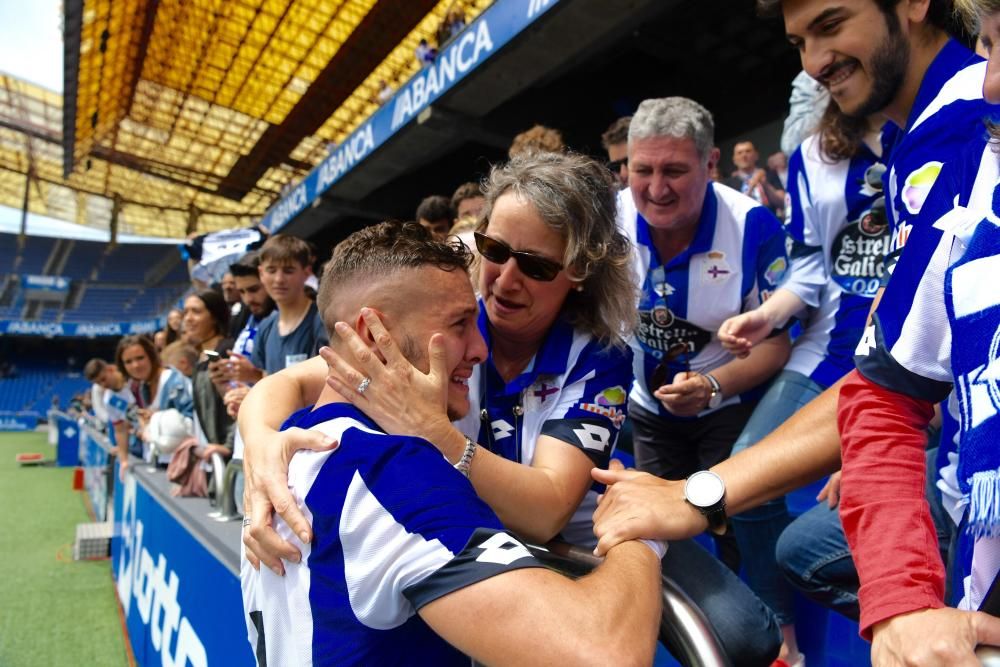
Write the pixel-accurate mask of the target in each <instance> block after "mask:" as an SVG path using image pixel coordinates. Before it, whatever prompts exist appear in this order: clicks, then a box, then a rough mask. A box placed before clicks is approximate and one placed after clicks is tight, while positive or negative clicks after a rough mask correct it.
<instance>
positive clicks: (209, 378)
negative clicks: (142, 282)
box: [184, 289, 234, 459]
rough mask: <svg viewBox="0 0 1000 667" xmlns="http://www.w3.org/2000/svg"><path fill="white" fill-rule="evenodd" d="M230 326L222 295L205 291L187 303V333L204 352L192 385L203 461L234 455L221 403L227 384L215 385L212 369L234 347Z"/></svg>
mask: <svg viewBox="0 0 1000 667" xmlns="http://www.w3.org/2000/svg"><path fill="white" fill-rule="evenodd" d="M228 325H229V306H228V305H226V301H225V299H223V297H222V294H221V293H219V292H217V291H215V290H212V289H205V290H201V291H199V292H196V293H194V294H192V295H191V296H189V297H188V298H187V299H185V300H184V332H185V335H187V336H188V338H189V340H190V341H191V343H192V344H194V345H195V347H196V348H198V349H199V351H200V353H201V356H200V359H199V361H198V365H197V366H195V370H194V376H193V377H192V385H193V389H194V407H195V434H196V436H197V437H198V441H199V442H200V443H201V444H202V445H204V447H200V448H199V449H198V453H199V455H200V456H201V457H202V458H204V459H210V458H211V456H212V454H213V453H216V452H218V453H220V454H222V455H223V457H224V458H229V456H230V455H231V454H232V442H233V430H234V426H233V423H234V422H233V419H232V417H230V416H229V415H228V413H227V412H226V406H225V403H224V402H223V400H222V396H223V395H224V394H225V392H226V390H227V389H228V386H227V384H228V383H227V381H225V380H224V379H223V380H220V381H218V382H216V381H215V379H214V378H213V373H212V372H211V370H210V367H212V366H215V367H217V366H218V365H220V364H222V363H224V362H223V361H222V354H223V353H224V352H226V351H228V350H229V349H230V348H232V345H233V341H232V339H229V338H225V335H224V333H225V331H227V327H228ZM215 375H216V376H218V373H216V374H215Z"/></svg>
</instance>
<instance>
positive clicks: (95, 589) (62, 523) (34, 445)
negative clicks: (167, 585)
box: [0, 433, 129, 667]
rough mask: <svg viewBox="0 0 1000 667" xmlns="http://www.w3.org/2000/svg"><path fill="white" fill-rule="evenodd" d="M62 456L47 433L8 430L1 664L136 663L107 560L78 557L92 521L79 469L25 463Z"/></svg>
mask: <svg viewBox="0 0 1000 667" xmlns="http://www.w3.org/2000/svg"><path fill="white" fill-rule="evenodd" d="M20 452H38V453H41V454H44V455H45V458H47V459H54V458H55V448H54V447H52V446H51V445H49V444H48V442H47V439H46V436H45V434H43V433H0V507H2V508H3V512H2V514H0V667H34V666H35V665H56V666H58V665H97V666H104V665H108V666H118V665H127V664H128V662H129V661H128V655H127V652H126V647H125V641H124V638H123V636H122V629H121V621H120V620H119V614H118V609H117V602H116V599H115V590H114V584H113V582H112V579H111V563H110V561H107V560H100V561H81V562H76V561H74V560H73V539H74V536H75V534H76V524H78V523H83V522H88V521H90V520H91V519H90V517H89V515H88V514H87V508H86V500H85V498H84V495H83V493H81V492H79V491H73V490H72V486H73V469H72V468H56V467H54V466H26V467H22V466H20V465H18V464H17V463H16V462H15V460H14V457H15V455H17V454H18V453H20Z"/></svg>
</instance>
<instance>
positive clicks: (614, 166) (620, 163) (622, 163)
mask: <svg viewBox="0 0 1000 667" xmlns="http://www.w3.org/2000/svg"><path fill="white" fill-rule="evenodd" d="M606 164H607V165H608V169H610V170H611V171H612V172H613V173H615V174H617V173H618V172H619V171H621V169H622V167H627V166H628V158H627V157H623V158H622V159H621V160H608V162H607V163H606Z"/></svg>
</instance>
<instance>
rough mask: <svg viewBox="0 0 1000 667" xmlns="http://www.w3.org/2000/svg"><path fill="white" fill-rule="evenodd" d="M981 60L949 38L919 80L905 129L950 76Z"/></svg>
mask: <svg viewBox="0 0 1000 667" xmlns="http://www.w3.org/2000/svg"><path fill="white" fill-rule="evenodd" d="M981 61H982V58H980V57H979V56H977V55H976V54H975V53H973V52H972V51H969V50H968V49H967V48H965V47H964V46H963V45H962V44H961V42H959V41H958V40H955V39H949V40H948V42H947V43H946V44H945V45H944V47H942V49H941V50H940V51H939V52H938V54H937V55H936V56H934V60H933V61H932V62H931V66H930V67H928V68H927V71H926V72H925V73H924V78H923V80H921V82H920V89H919V90H918V91H917V97H916V99H915V100H913V108H912V109H910V115H909V117H908V118H907V119H906V129H907V130H909V128H910V127H912V126H913V123H914V122H916V120H917V119H918V118H920V115H921V114H922V113H923V112H924V109H926V108H927V106H928V105H929V104H930V103H931V102H933V101H934V98H935V97H937V96H938V93H940V92H941V88H943V87H944V84H945V83H946V82H947V81H948V80H949V79H950V78H951V77H953V76H955V73H956V72H958V71H960V70H962V69H963V68H965V67H967V66H969V65H972V64H974V63H977V62H981Z"/></svg>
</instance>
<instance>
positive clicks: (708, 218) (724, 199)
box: [618, 183, 788, 419]
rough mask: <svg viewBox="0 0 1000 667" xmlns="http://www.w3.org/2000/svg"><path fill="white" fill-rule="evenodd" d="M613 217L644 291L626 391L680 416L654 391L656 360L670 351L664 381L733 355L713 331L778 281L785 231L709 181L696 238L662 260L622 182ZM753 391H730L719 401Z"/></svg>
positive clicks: (656, 410) (784, 262) (652, 408)
mask: <svg viewBox="0 0 1000 667" xmlns="http://www.w3.org/2000/svg"><path fill="white" fill-rule="evenodd" d="M618 216H619V218H618V223H619V226H620V228H621V230H622V233H623V234H625V236H626V237H627V238H628V239H629V240H630V241H631V242H632V245H633V246H634V248H635V252H634V253H633V269H634V274H635V280H636V282H637V284H638V285H639V286H640V288H641V290H642V291H641V294H640V297H639V327H638V329H637V330H636V333H635V335H634V336H632V337H631V339H630V345H631V347H632V352H633V354H634V356H633V370H634V374H635V383H634V384H633V385H632V391H631V393H630V394H629V398H630V399H631V400H632V401H635V403H636V404H637V405H639V406H640V407H642V408H643V409H645V410H647V411H649V412H651V413H653V414H658V415H660V416H661V417H663V418H666V419H681V418H679V417H675V416H673V415H671V414H670V413H669V412H667V410H666V409H665V408H664V407H663V405H662V404H661V403H660V401H658V400H657V399H656V398H654V397H653V394H652V392H653V390H655V389H656V387H650V383H651V378H652V376H653V375H654V373H655V371H656V367H657V366H658V365H659V364H660V362H661V360H663V358H664V357H665V356H668V355H669V356H672V357H673V360H672V361H669V362H668V368H669V371H668V373H667V381H668V382H669V381H671V380H672V379H673V377H674V375H675V374H677V373H679V372H681V371H684V370H691V371H695V372H699V373H708V372H710V371H712V370H713V369H715V368H718V367H719V366H722V365H723V364H725V363H727V362H729V361H731V360H732V359H733V356H732V355H731V354H729V352H727V351H726V350H725V349H724V348H723V347H722V344H721V343H720V342H719V339H718V336H717V335H716V332H717V331H718V330H719V327H720V326H721V325H722V323H723V322H725V321H726V320H727V319H728V318H730V317H732V316H734V315H738V314H740V313H742V312H745V311H747V310H753V309H754V308H756V307H758V306H759V305H760V304H761V303H763V302H764V300H765V299H767V298H768V297H769V296H770V295H771V294H772V293H773V292H774V290H775V289H776V288H777V287H778V285H779V284H780V283H781V281H782V279H783V278H784V275H785V272H786V270H787V268H788V256H787V254H786V251H785V233H784V231H783V230H782V228H781V223H779V222H778V220H777V218H775V217H774V214H772V213H771V212H770V211H769V210H768V209H767V208H765V207H763V206H761V205H760V204H758V203H757V202H756V201H754V200H753V199H751V198H750V197H747V196H746V195H742V194H740V193H739V192H736V191H735V190H733V189H732V188H729V187H727V186H725V185H721V184H719V183H709V185H708V188H707V190H706V192H705V200H704V204H703V205H702V211H701V218H700V219H699V221H698V230H697V232H696V233H695V237H694V239H693V240H692V241H691V244H690V245H689V246H688V247H687V248H686V249H685V250H684V252H682V253H681V254H680V255H678V256H677V257H674V258H673V259H671V260H670V261H669V262H667V264H666V265H664V264H663V262H662V261H661V260H660V258H659V255H658V253H657V251H656V248H655V247H654V245H653V242H652V239H651V238H650V233H649V223H647V222H646V220H645V219H643V217H642V216H641V215H640V214H639V212H638V211H637V210H636V207H635V202H634V201H633V199H632V193H631V192H630V191H629V190H628V189H627V188H626V189H625V190H622V191H621V192H620V193H619V195H618ZM759 394H760V392H759V391H757V390H751V391H750V392H746V393H744V394H742V395H738V396H729V397H727V398H726V400H724V401H723V402H722V406H726V405H733V404H736V403H739V402H742V401H744V400H750V399H751V398H757V397H759ZM722 406H720V407H722ZM710 411H711V410H705V411H704V412H702V413H701V414H707V413H708V412H710Z"/></svg>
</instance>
